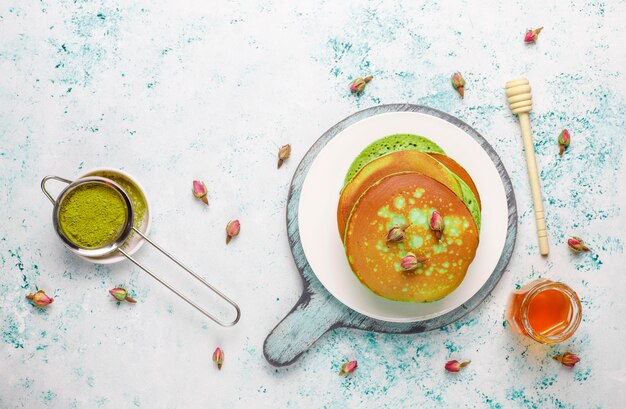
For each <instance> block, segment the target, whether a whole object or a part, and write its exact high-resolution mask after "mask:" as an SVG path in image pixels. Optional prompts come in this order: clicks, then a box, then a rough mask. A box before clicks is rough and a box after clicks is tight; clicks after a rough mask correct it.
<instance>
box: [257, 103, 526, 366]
mask: <svg viewBox="0 0 626 409" xmlns="http://www.w3.org/2000/svg"><path fill="white" fill-rule="evenodd" d="M387 112H419V113H422V114H427V115H432V116H435V117H437V118H440V119H443V120H444V121H447V122H449V123H451V124H453V125H455V126H457V127H458V128H461V129H462V130H463V131H464V132H465V133H467V134H468V135H470V136H471V137H473V138H474V139H475V140H476V141H477V142H478V143H479V144H480V145H481V146H482V148H483V149H484V150H485V151H486V152H487V154H488V155H489V157H490V158H491V160H492V161H493V163H494V164H495V166H496V168H497V169H498V173H499V174H500V178H501V179H502V183H503V185H504V190H505V193H506V198H507V205H508V229H507V235H506V240H505V244H504V249H503V250H502V254H501V256H500V259H499V261H498V264H497V265H496V267H495V269H494V270H493V272H492V274H491V276H490V277H489V279H488V280H487V281H486V282H485V284H484V285H483V286H482V287H481V288H480V290H479V291H478V292H477V293H476V294H475V295H474V296H472V297H471V298H470V299H469V300H467V302H465V303H464V304H462V305H461V306H459V307H458V308H456V309H454V310H452V311H450V312H448V313H446V314H444V315H441V316H438V317H436V318H432V319H428V320H424V321H419V322H414V323H396V322H387V321H381V320H376V319H373V318H370V317H367V316H365V315H362V314H360V313H358V312H355V311H353V310H352V309H350V308H348V307H346V306H345V305H343V304H342V303H341V302H339V301H338V300H337V299H336V298H335V297H333V296H332V295H331V294H330V293H329V292H328V291H327V290H326V289H325V288H324V286H323V285H322V284H321V283H320V281H319V280H318V279H317V277H316V276H315V273H314V272H313V270H312V269H311V266H310V265H309V263H308V261H307V259H306V255H305V254H304V251H303V249H302V244H301V242H300V232H299V227H298V204H299V202H300V193H301V191H302V185H303V183H304V180H305V178H306V175H307V172H308V170H309V168H310V167H311V164H312V163H313V161H314V160H315V158H316V157H317V155H318V154H319V153H320V151H321V150H322V149H323V148H324V146H326V144H327V143H328V142H329V141H330V140H331V139H332V138H334V137H335V136H336V135H337V134H339V133H340V132H341V131H343V130H344V129H346V128H347V127H348V126H350V125H352V124H354V123H356V122H358V121H361V120H363V119H365V118H368V117H370V116H373V115H378V114H382V113H387ZM287 233H288V236H289V244H290V246H291V252H292V254H293V258H294V260H295V262H296V266H297V268H298V271H299V272H300V275H301V276H302V280H303V287H304V289H303V291H302V295H301V296H300V299H299V300H298V302H297V303H296V305H295V306H294V307H293V308H292V310H291V311H290V312H289V313H288V314H287V316H286V317H285V318H284V319H283V320H282V321H280V322H279V323H278V325H277V326H276V327H275V328H274V329H273V330H272V331H271V332H270V334H269V335H268V336H267V338H266V339H265V343H264V345H263V353H264V355H265V358H266V359H267V361H268V362H269V363H270V364H272V365H274V366H287V365H290V364H292V363H293V362H295V361H296V360H297V359H298V358H299V357H300V356H301V355H302V353H304V352H305V351H306V350H307V349H309V348H310V347H311V346H312V345H313V344H314V343H315V341H317V340H318V339H319V338H320V337H321V336H322V335H324V334H325V333H326V332H328V331H330V330H332V329H334V328H340V327H345V328H357V329H361V330H365V331H374V332H385V333H395V334H410V333H416V332H424V331H430V330H433V329H437V328H441V327H443V326H446V325H448V324H450V323H452V322H454V321H456V320H458V319H459V318H461V317H463V316H464V315H465V314H467V313H468V312H470V311H471V310H473V309H474V308H476V306H478V304H480V303H481V302H482V301H483V300H484V299H485V298H486V297H487V295H489V293H490V292H491V290H492V289H493V288H494V287H495V286H496V284H497V283H498V281H499V280H500V277H502V274H503V272H504V269H505V267H506V265H507V263H508V262H509V259H510V258H511V254H512V253H513V247H514V246H515V236H516V234H517V207H516V205H515V195H514V193H513V186H512V184H511V180H510V179H509V176H508V174H507V172H506V169H505V168H504V165H503V164H502V161H501V160H500V157H499V156H498V154H497V153H496V152H495V150H494V149H493V148H492V147H491V145H489V143H488V142H487V141H486V140H485V138H483V137H482V136H481V135H480V134H479V133H478V132H476V131H475V130H474V129H472V127H470V126H469V125H467V124H466V123H464V122H463V121H461V120H459V119H457V118H455V117H453V116H451V115H448V114H446V113H444V112H441V111H437V110H435V109H432V108H428V107H424V106H419V105H411V104H390V105H381V106H377V107H373V108H368V109H365V110H363V111H359V112H357V113H355V114H353V115H351V116H349V117H347V118H346V119H344V120H343V121H341V122H339V123H338V124H336V125H335V126H333V127H332V128H330V129H329V130H328V131H327V132H326V133H324V135H322V136H321V138H319V139H318V140H317V142H315V144H313V146H312V147H311V149H310V150H309V151H308V152H307V154H306V155H305V156H304V158H303V159H302V161H301V162H300V165H299V166H298V168H297V169H296V172H295V174H294V176H293V180H292V181H291V187H290V189H289V199H288V201H287Z"/></svg>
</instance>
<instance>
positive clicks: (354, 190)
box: [337, 150, 463, 237]
mask: <svg viewBox="0 0 626 409" xmlns="http://www.w3.org/2000/svg"><path fill="white" fill-rule="evenodd" d="M398 172H417V173H421V174H423V175H426V176H429V177H431V178H433V179H435V180H436V181H438V182H440V183H442V184H444V185H445V186H447V187H448V188H450V189H451V190H452V191H453V192H454V193H455V194H457V195H458V196H459V197H460V198H463V192H462V190H461V187H460V186H459V183H458V182H457V180H456V178H455V177H454V175H453V174H451V173H450V171H449V170H448V169H447V168H446V167H445V166H442V164H441V163H440V162H439V161H438V160H436V159H434V158H433V157H432V156H430V155H429V154H427V153H423V152H419V151H415V150H404V151H398V152H393V153H388V154H386V155H383V156H381V157H379V158H377V159H374V160H373V161H371V162H369V163H368V164H367V165H365V166H364V167H363V168H361V170H360V171H359V172H358V173H357V174H356V175H354V177H353V178H352V180H351V181H350V183H348V184H347V185H346V186H345V187H344V189H343V191H342V192H341V196H340V197H339V204H338V205H337V227H338V228H339V234H340V235H341V237H343V236H344V233H345V230H346V222H347V221H348V217H349V216H350V212H351V211H352V207H353V206H354V204H355V203H356V201H357V200H358V199H359V197H360V196H361V195H362V194H363V192H365V190H367V188H369V187H370V186H371V185H372V184H374V183H375V182H377V181H378V180H380V179H382V178H383V177H385V176H387V175H391V174H392V173H398Z"/></svg>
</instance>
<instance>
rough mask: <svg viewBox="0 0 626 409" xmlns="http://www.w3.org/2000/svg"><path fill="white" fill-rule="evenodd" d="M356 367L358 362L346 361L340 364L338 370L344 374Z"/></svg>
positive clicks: (340, 373)
mask: <svg viewBox="0 0 626 409" xmlns="http://www.w3.org/2000/svg"><path fill="white" fill-rule="evenodd" d="M357 367H358V364H357V362H356V360H355V361H348V362H346V363H345V364H343V365H341V370H340V371H339V375H346V374H349V373H352V372H354V370H355V369H356V368H357Z"/></svg>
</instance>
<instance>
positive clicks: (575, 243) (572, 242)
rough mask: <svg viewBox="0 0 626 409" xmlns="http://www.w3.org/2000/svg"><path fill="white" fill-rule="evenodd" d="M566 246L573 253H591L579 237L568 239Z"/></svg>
mask: <svg viewBox="0 0 626 409" xmlns="http://www.w3.org/2000/svg"><path fill="white" fill-rule="evenodd" d="M567 245H568V246H569V248H570V249H571V250H572V251H573V252H576V253H580V252H581V251H591V249H589V247H587V246H585V242H584V241H583V239H581V238H580V237H576V236H573V237H570V238H569V239H567Z"/></svg>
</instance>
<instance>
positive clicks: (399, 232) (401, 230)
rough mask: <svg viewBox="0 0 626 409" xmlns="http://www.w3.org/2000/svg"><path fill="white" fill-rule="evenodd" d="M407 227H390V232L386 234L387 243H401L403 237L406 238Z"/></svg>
mask: <svg viewBox="0 0 626 409" xmlns="http://www.w3.org/2000/svg"><path fill="white" fill-rule="evenodd" d="M406 228H407V226H402V227H398V226H395V227H392V228H391V230H389V232H388V233H387V241H396V242H398V241H402V240H404V237H406V233H405V230H406Z"/></svg>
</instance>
